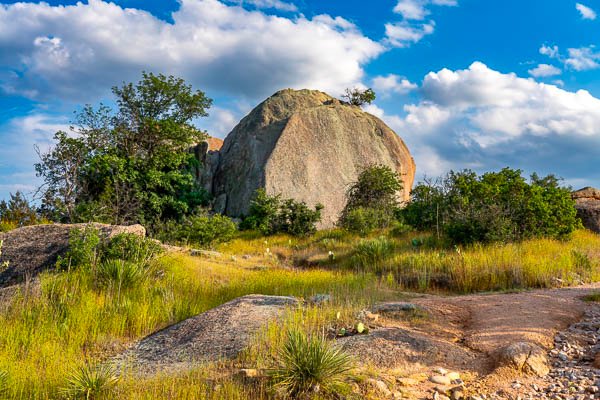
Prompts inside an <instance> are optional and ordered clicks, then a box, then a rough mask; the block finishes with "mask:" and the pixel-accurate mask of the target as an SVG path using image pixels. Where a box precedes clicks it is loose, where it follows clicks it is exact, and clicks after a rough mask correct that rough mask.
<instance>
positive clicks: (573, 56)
mask: <svg viewBox="0 0 600 400" xmlns="http://www.w3.org/2000/svg"><path fill="white" fill-rule="evenodd" d="M568 52H569V56H568V57H567V58H566V59H565V61H564V62H565V65H566V66H568V67H570V68H572V69H574V70H575V71H587V70H590V69H596V68H598V67H600V64H598V61H600V53H597V52H595V47H594V46H589V47H581V48H578V49H568Z"/></svg>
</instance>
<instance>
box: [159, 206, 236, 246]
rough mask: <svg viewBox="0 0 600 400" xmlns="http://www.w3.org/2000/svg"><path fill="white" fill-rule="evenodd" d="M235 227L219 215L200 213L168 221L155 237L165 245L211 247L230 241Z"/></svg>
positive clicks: (228, 219) (229, 219)
mask: <svg viewBox="0 0 600 400" xmlns="http://www.w3.org/2000/svg"><path fill="white" fill-rule="evenodd" d="M237 231H238V230H237V226H236V224H235V223H234V222H233V221H232V220H231V218H229V217H226V216H224V215H221V214H214V215H209V214H208V213H200V214H196V215H192V216H189V217H185V218H183V219H182V220H181V221H169V222H167V223H166V224H164V225H162V226H161V228H160V229H159V230H158V233H157V236H158V238H159V239H160V240H162V241H163V242H167V243H177V244H186V245H198V246H213V245H215V244H217V243H225V242H228V241H230V240H231V239H233V238H234V237H235V235H236V234H237Z"/></svg>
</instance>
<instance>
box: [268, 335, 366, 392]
mask: <svg viewBox="0 0 600 400" xmlns="http://www.w3.org/2000/svg"><path fill="white" fill-rule="evenodd" d="M279 362H280V365H279V368H277V369H276V370H275V371H274V372H273V375H272V378H273V380H274V382H275V387H276V388H278V389H279V390H281V391H282V392H284V394H285V395H286V396H287V397H289V398H293V399H296V398H309V397H311V395H320V396H323V395H325V396H327V395H335V394H336V393H337V392H339V391H340V389H342V388H343V387H344V386H345V380H346V379H347V378H348V376H349V374H350V372H351V370H352V369H353V368H354V361H353V359H352V358H351V357H350V356H349V355H347V354H346V353H344V352H343V351H342V350H340V349H339V348H335V347H332V346H331V345H330V344H329V343H328V342H327V341H326V340H325V338H323V337H320V336H316V335H313V336H307V335H306V334H305V333H303V332H301V331H298V330H290V331H289V332H288V334H287V339H286V341H285V343H284V345H283V347H282V348H281V350H280V351H279Z"/></svg>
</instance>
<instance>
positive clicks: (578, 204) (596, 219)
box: [572, 187, 600, 233]
mask: <svg viewBox="0 0 600 400" xmlns="http://www.w3.org/2000/svg"><path fill="white" fill-rule="evenodd" d="M572 197H573V200H575V208H577V216H578V217H579V218H580V219H581V221H582V222H583V226H585V227H586V228H587V229H589V230H591V231H594V232H598V233H600V190H598V189H594V188H591V187H586V188H583V189H581V190H578V191H576V192H573V194H572Z"/></svg>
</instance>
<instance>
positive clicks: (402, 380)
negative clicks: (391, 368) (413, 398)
mask: <svg viewBox="0 0 600 400" xmlns="http://www.w3.org/2000/svg"><path fill="white" fill-rule="evenodd" d="M396 380H397V381H398V383H399V384H400V385H401V386H415V385H418V384H419V381H418V380H416V379H413V378H398V379H396Z"/></svg>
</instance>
